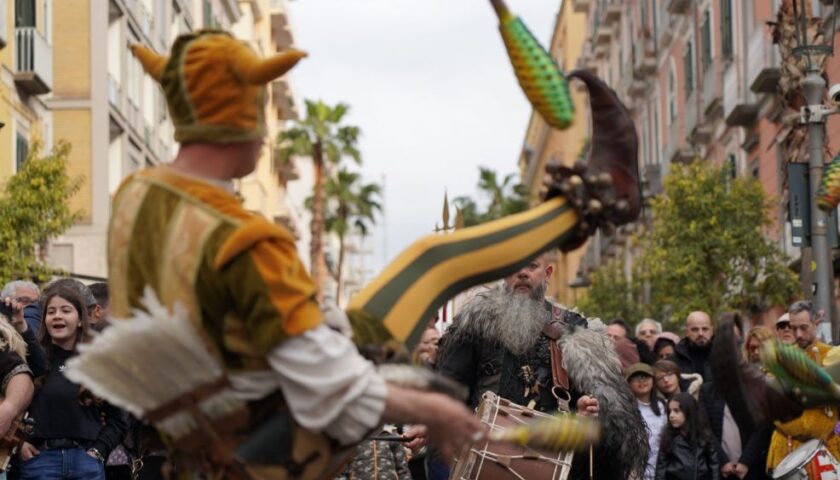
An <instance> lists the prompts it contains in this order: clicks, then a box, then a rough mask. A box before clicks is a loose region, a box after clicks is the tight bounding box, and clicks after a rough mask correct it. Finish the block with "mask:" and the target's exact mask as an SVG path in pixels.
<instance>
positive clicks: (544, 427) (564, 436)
mask: <svg viewBox="0 0 840 480" xmlns="http://www.w3.org/2000/svg"><path fill="white" fill-rule="evenodd" d="M600 436H601V425H600V424H599V423H598V422H597V421H596V420H595V419H593V418H589V417H583V416H580V415H574V414H557V415H554V416H551V417H548V418H545V419H543V420H537V421H535V422H531V423H528V424H525V425H520V426H517V427H513V428H508V429H506V430H497V431H494V432H491V433H490V440H491V441H497V442H512V443H516V444H518V445H523V446H529V447H533V448H541V449H546V450H552V451H557V452H563V451H569V450H574V451H578V452H580V451H583V450H584V449H585V448H586V447H591V446H592V445H594V444H596V443H598V440H599V439H600Z"/></svg>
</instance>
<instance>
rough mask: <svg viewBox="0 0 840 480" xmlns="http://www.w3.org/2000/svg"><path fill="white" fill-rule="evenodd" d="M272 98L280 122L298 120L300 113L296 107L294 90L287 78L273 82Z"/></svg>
mask: <svg viewBox="0 0 840 480" xmlns="http://www.w3.org/2000/svg"><path fill="white" fill-rule="evenodd" d="M271 97H272V99H273V102H274V106H275V108H277V119H278V120H294V119H296V118H298V111H297V108H296V107H295V103H294V97H293V96H292V89H291V87H290V86H289V82H288V80H286V78H285V77H281V78H278V79H276V80H274V81H273V82H271Z"/></svg>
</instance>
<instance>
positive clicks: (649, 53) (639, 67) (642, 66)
mask: <svg viewBox="0 0 840 480" xmlns="http://www.w3.org/2000/svg"><path fill="white" fill-rule="evenodd" d="M656 69H657V64H656V51H655V50H654V49H653V42H651V41H649V40H641V41H640V44H639V45H638V46H636V45H634V47H633V75H634V76H635V77H636V78H639V79H644V78H647V77H648V76H650V75H654V74H656Z"/></svg>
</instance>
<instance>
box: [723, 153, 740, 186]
mask: <svg viewBox="0 0 840 480" xmlns="http://www.w3.org/2000/svg"><path fill="white" fill-rule="evenodd" d="M726 174H727V176H728V177H729V178H730V179H731V180H734V179H736V178H738V158H737V157H735V154H734V153H730V154H729V155H727V156H726Z"/></svg>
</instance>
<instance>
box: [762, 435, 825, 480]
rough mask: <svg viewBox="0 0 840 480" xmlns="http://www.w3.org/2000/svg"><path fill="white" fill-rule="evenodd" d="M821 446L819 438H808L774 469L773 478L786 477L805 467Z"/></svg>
mask: <svg viewBox="0 0 840 480" xmlns="http://www.w3.org/2000/svg"><path fill="white" fill-rule="evenodd" d="M819 448H820V441H819V440H808V441H807V442H806V443H804V444H802V445H801V446H800V447H799V448H797V449H796V450H794V451H792V452H791V453H790V455H788V456H787V457H785V459H784V460H782V462H781V463H780V464H779V466H778V467H776V470H774V471H773V478H774V479H780V478H785V477H786V476H788V475H790V474H791V473H792V472H795V471H797V470H798V469H800V468H802V467H804V466H805V465H806V464H807V463H808V462H809V461H810V460H811V459H812V458H814V455H816V453H817V450H819Z"/></svg>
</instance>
